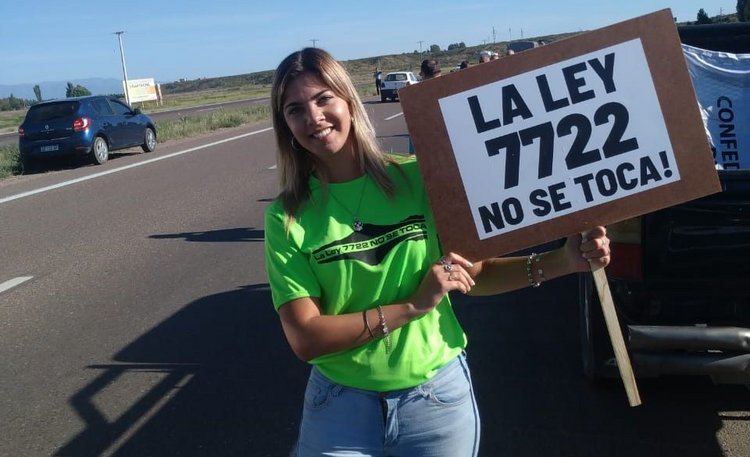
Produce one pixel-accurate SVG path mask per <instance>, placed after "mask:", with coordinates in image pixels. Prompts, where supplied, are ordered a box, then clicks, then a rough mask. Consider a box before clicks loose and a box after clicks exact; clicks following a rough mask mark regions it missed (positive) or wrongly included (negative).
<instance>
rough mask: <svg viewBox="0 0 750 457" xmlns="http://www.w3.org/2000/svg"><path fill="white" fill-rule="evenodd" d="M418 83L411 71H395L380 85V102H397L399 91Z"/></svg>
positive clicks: (386, 76)
mask: <svg viewBox="0 0 750 457" xmlns="http://www.w3.org/2000/svg"><path fill="white" fill-rule="evenodd" d="M418 82H419V79H418V78H417V76H416V75H415V74H414V73H413V72H411V71H394V72H391V73H388V74H387V75H385V78H383V80H382V81H381V83H380V101H381V102H385V101H387V100H389V99H390V100H396V99H397V98H398V90H399V89H401V88H402V87H406V86H410V85H412V84H416V83H418Z"/></svg>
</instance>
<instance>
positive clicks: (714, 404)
mask: <svg viewBox="0 0 750 457" xmlns="http://www.w3.org/2000/svg"><path fill="white" fill-rule="evenodd" d="M242 230H243V232H241V233H245V232H244V230H245V229H242ZM182 236H184V237H185V238H186V239H188V238H190V237H194V238H195V239H196V240H199V241H205V240H206V238H205V237H204V236H203V235H194V234H187V235H186V234H182ZM214 236H215V235H214ZM243 236H244V235H243ZM209 238H210V236H209ZM219 238H222V236H219ZM576 285H577V283H576V280H575V278H574V277H570V278H565V279H562V280H556V281H550V282H547V283H545V284H544V285H543V287H540V288H538V289H525V290H523V291H519V292H514V293H509V294H504V295H502V296H500V297H489V298H471V297H461V296H455V297H454V299H455V300H454V301H455V303H456V309H457V315H458V316H459V319H460V320H461V322H462V325H463V326H464V328H465V329H466V331H467V333H468V335H469V347H468V359H469V363H470V364H471V366H472V373H473V378H474V383H475V388H476V393H477V398H478V402H479V408H480V413H481V416H482V441H481V449H480V455H481V456H483V457H496V456H506V455H507V456H514V457H539V456H544V457H600V456H608V457H632V456H642V457H651V456H653V457H727V456H732V457H740V456H744V454H738V453H732V452H731V451H727V452H726V453H725V452H724V450H723V449H722V445H720V444H719V442H718V440H717V432H719V431H720V429H721V428H722V426H723V425H726V424H728V425H727V426H729V427H730V430H731V424H732V421H747V420H748V414H747V411H750V392H748V390H747V389H745V388H744V387H738V386H723V387H713V386H711V385H710V383H709V382H708V381H707V380H704V379H702V378H701V379H685V378H679V379H676V378H664V379H657V380H646V381H639V388H640V391H641V397H642V398H643V401H644V404H643V406H641V407H639V408H630V407H629V406H628V403H627V399H626V396H625V393H624V389H623V387H622V385H621V384H620V382H619V381H615V382H612V383H611V384H610V385H605V386H600V387H598V388H594V387H592V386H590V385H589V384H588V383H587V382H586V381H585V380H584V377H583V375H582V373H581V358H580V354H579V344H578V343H579V341H578V338H579V336H578V323H577V322H578V319H577V310H576V304H575V299H574V297H575V295H574V293H575V292H574V291H575V290H576ZM88 369H90V370H93V371H96V372H98V373H100V374H99V375H98V376H97V377H96V378H95V379H94V380H93V381H92V382H90V383H89V384H88V385H87V386H86V387H85V388H84V389H82V390H80V391H79V392H77V393H76V394H75V395H74V396H73V397H72V398H71V400H70V402H71V405H72V408H73V409H74V410H75V411H76V413H77V414H78V416H79V417H80V419H81V421H82V422H83V423H84V426H85V428H84V430H83V431H82V432H81V433H79V434H78V435H77V436H75V437H73V438H72V439H71V440H70V441H69V442H67V443H65V444H64V445H63V446H62V447H61V448H60V449H59V450H58V451H57V452H56V454H55V455H59V456H98V455H103V454H104V455H115V456H170V457H171V456H240V455H241V456H250V457H260V456H273V457H279V456H286V455H288V452H289V450H290V447H291V446H292V443H293V442H294V440H295V438H296V434H297V427H298V421H299V415H300V409H301V405H302V397H303V393H304V388H305V381H306V378H307V373H308V371H309V370H308V368H307V366H306V365H305V364H304V363H302V362H300V361H299V360H297V359H296V358H295V357H294V356H293V354H292V352H291V350H290V348H289V347H288V344H287V342H286V340H285V338H284V336H283V332H282V330H281V326H280V324H279V320H278V317H277V315H276V313H275V311H274V310H273V306H272V304H271V297H270V291H269V289H268V286H267V285H266V284H258V285H250V286H246V287H242V288H240V289H237V290H231V291H227V292H223V293H219V294H215V295H211V296H207V297H204V298H202V299H200V300H197V301H195V302H193V303H190V304H188V305H187V306H185V307H184V308H183V309H182V310H180V311H179V312H178V313H176V314H174V315H173V316H171V317H169V318H168V319H166V320H165V321H163V322H162V323H161V324H159V325H158V326H156V327H155V328H153V329H152V330H150V331H149V332H147V333H145V334H144V335H143V336H141V337H140V338H138V339H137V340H135V341H133V342H132V343H131V344H129V345H128V346H127V347H125V348H123V349H122V350H121V351H119V352H118V353H117V354H115V356H114V362H113V363H110V364H98V365H91V366H89V367H88ZM112 389H115V390H117V389H120V390H123V389H127V390H126V391H125V393H124V394H122V395H120V396H113V395H112V393H111V390H112ZM133 392H138V394H133ZM108 397H110V399H109V401H108V400H107V399H108ZM123 399H124V400H123ZM740 430H745V428H740ZM730 433H731V432H730ZM736 439H737V440H738V441H736V442H740V443H742V442H743V441H742V440H746V439H747V438H746V437H745V438H742V437H738V438H736ZM743 449H747V447H744V448H743Z"/></svg>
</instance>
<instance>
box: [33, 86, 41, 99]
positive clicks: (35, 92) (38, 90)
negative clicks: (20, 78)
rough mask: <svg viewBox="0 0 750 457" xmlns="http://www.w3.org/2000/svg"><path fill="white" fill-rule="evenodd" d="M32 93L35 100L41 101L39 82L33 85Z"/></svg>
mask: <svg viewBox="0 0 750 457" xmlns="http://www.w3.org/2000/svg"><path fill="white" fill-rule="evenodd" d="M34 95H35V96H36V101H38V102H41V101H42V88H41V87H39V84H35V85H34Z"/></svg>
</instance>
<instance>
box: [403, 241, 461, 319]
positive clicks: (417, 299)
mask: <svg viewBox="0 0 750 457" xmlns="http://www.w3.org/2000/svg"><path fill="white" fill-rule="evenodd" d="M473 266H474V265H473V264H472V263H471V262H469V261H468V260H466V259H465V258H463V257H461V256H460V255H458V254H456V253H454V252H451V253H448V254H446V255H444V256H443V257H440V259H438V261H437V262H435V264H434V265H432V267H431V268H430V271H428V272H427V274H426V275H425V277H424V278H423V279H422V283H421V284H420V285H419V288H418V289H417V291H416V292H415V293H414V295H413V296H412V299H411V303H412V304H413V305H414V307H415V308H416V311H417V312H419V313H420V314H426V313H428V312H429V311H431V310H432V309H433V308H434V307H436V306H437V305H438V303H440V300H442V299H443V297H444V296H445V294H447V293H448V292H450V291H452V290H459V291H461V292H462V293H464V294H468V293H469V291H470V290H471V288H472V286H474V280H473V279H472V278H471V275H470V274H469V272H468V271H467V269H470V268H472V267H473Z"/></svg>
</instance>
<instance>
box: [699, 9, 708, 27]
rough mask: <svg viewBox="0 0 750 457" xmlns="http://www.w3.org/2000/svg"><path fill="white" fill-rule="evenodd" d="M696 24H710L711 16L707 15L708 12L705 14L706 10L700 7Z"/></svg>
mask: <svg viewBox="0 0 750 457" xmlns="http://www.w3.org/2000/svg"><path fill="white" fill-rule="evenodd" d="M697 23H698V24H710V23H711V18H710V17H708V14H706V11H705V10H704V9H703V8H701V9H699V10H698V18H697Z"/></svg>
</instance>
